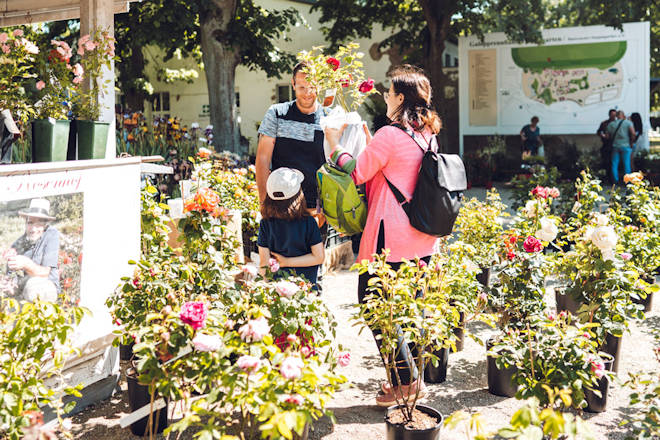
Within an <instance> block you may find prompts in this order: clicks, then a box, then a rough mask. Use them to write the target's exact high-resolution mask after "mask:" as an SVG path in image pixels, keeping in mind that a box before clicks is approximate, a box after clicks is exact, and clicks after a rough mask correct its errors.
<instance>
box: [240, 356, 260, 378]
mask: <svg viewBox="0 0 660 440" xmlns="http://www.w3.org/2000/svg"><path fill="white" fill-rule="evenodd" d="M260 364H261V361H260V360H259V358H258V357H255V356H248V355H243V356H241V357H239V358H238V360H237V361H236V365H238V368H240V369H241V370H243V371H247V372H248V374H249V373H251V372H252V371H254V370H256V369H258V368H259V365H260Z"/></svg>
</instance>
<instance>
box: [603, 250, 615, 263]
mask: <svg viewBox="0 0 660 440" xmlns="http://www.w3.org/2000/svg"><path fill="white" fill-rule="evenodd" d="M600 254H601V256H602V258H603V261H611V260H614V249H601V251H600Z"/></svg>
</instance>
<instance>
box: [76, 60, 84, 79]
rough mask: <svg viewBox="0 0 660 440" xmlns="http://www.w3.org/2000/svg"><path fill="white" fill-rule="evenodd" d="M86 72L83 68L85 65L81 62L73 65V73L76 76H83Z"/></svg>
mask: <svg viewBox="0 0 660 440" xmlns="http://www.w3.org/2000/svg"><path fill="white" fill-rule="evenodd" d="M84 73H85V70H84V69H83V66H81V65H80V63H76V64H75V65H74V66H73V74H74V75H75V76H83V74H84Z"/></svg>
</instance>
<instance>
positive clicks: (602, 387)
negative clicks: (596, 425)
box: [584, 360, 614, 413]
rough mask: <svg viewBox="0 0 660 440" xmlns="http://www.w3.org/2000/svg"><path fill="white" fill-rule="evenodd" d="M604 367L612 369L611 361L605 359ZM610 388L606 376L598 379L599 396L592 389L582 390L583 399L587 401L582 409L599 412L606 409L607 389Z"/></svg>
mask: <svg viewBox="0 0 660 440" xmlns="http://www.w3.org/2000/svg"><path fill="white" fill-rule="evenodd" d="M604 363H605V369H606V370H608V371H612V366H613V363H614V362H613V361H612V360H606V361H604ZM609 388H610V380H609V378H608V377H607V376H603V377H601V378H600V379H598V387H597V388H596V389H597V390H598V391H600V397H599V396H598V395H597V394H596V393H595V392H594V391H592V390H584V399H585V400H586V401H587V407H586V408H585V409H584V410H585V411H586V412H589V413H601V412H603V411H605V410H606V409H607V391H608V390H609Z"/></svg>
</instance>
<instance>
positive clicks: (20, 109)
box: [0, 28, 39, 123]
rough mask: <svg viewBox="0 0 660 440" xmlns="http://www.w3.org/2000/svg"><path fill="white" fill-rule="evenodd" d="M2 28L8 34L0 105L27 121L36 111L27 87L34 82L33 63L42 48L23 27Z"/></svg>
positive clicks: (0, 58) (0, 65) (1, 59)
mask: <svg viewBox="0 0 660 440" xmlns="http://www.w3.org/2000/svg"><path fill="white" fill-rule="evenodd" d="M3 30H4V31H6V32H2V35H3V36H4V37H6V38H3V39H4V41H3V44H2V53H1V54H0V108H2V109H9V110H10V111H11V112H12V114H13V117H14V119H15V120H16V121H17V122H19V123H20V122H22V123H25V122H27V120H28V119H29V118H30V117H31V116H33V115H34V109H33V108H32V106H31V105H30V103H29V101H28V99H27V94H26V90H25V88H26V87H27V85H28V84H30V83H32V84H31V85H33V84H34V82H33V81H31V79H32V78H34V76H35V74H34V71H33V69H32V65H33V63H34V62H35V60H36V58H37V53H38V51H39V49H38V48H37V46H36V45H35V44H34V43H33V42H32V41H30V40H28V39H26V38H25V37H24V36H23V35H24V31H23V29H21V28H17V29H14V30H13V31H12V29H3ZM7 32H9V33H7Z"/></svg>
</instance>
